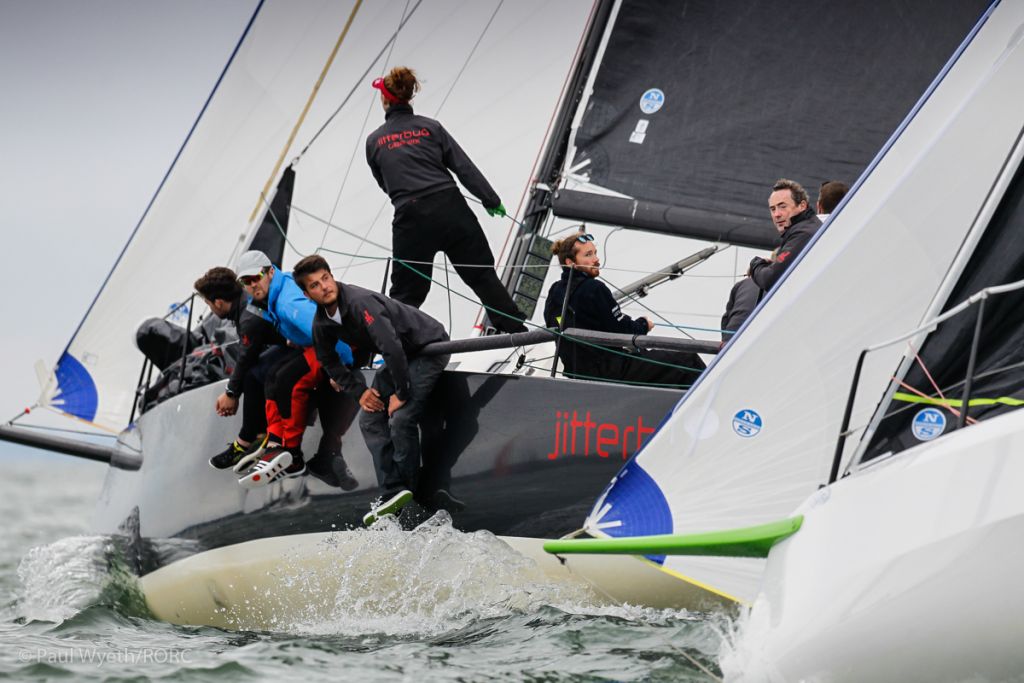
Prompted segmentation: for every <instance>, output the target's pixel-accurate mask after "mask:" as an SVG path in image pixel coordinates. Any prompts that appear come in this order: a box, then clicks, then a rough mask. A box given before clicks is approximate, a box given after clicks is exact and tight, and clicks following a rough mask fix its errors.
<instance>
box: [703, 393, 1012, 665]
mask: <svg viewBox="0 0 1024 683" xmlns="http://www.w3.org/2000/svg"><path fill="white" fill-rule="evenodd" d="M1022 491H1024V412H1021V411H1017V412H1013V413H1009V414H1006V415H1003V416H1001V417H997V418H993V419H991V420H989V421H986V422H983V423H980V424H978V425H975V426H972V427H970V428H968V429H964V430H962V431H958V432H955V433H953V434H950V435H949V436H946V437H944V438H942V439H940V440H938V441H935V442H929V443H923V444H921V445H920V446H918V447H916V448H914V449H911V450H909V451H905V452H903V453H901V454H899V455H898V456H895V457H891V458H889V459H887V460H885V461H883V462H879V463H877V464H873V465H869V466H867V467H865V468H864V469H862V470H860V471H859V472H857V473H855V474H853V475H852V476H850V477H848V478H846V479H844V480H841V481H839V482H838V483H836V484H835V485H833V486H831V487H829V488H827V489H823V490H821V491H819V492H818V493H817V494H815V495H814V496H812V497H811V499H810V500H809V501H808V502H807V503H805V505H804V506H803V509H802V510H801V512H803V514H804V515H805V520H804V524H803V527H802V528H801V530H800V531H799V533H797V534H796V535H795V536H793V537H792V538H790V539H788V540H786V541H784V542H783V543H780V544H779V545H778V546H776V547H775V548H774V549H773V550H772V552H771V555H770V557H769V560H768V566H767V571H766V574H765V580H764V584H763V588H762V590H761V593H760V595H759V597H758V598H757V601H756V602H755V604H754V607H753V608H752V610H751V612H750V614H749V621H748V622H747V623H746V624H745V625H744V629H743V631H742V633H741V637H740V640H739V642H738V644H737V647H736V650H735V651H734V652H732V653H730V654H729V655H727V656H726V657H725V659H724V661H723V665H724V667H725V668H726V670H727V672H729V673H731V674H733V675H732V676H731V677H732V678H735V679H738V680H744V681H800V680H808V681H813V680H822V681H826V680H827V681H883V680H885V681H896V680H898V681H939V680H943V681H960V680H989V681H995V680H1006V679H1007V678H1009V677H1014V676H1019V675H1020V674H1021V672H1024V648H1022V647H1021V646H1020V645H1021V643H1024V617H1022V615H1024V589H1022V588H1021V584H1020V577H1021V576H1022V575H1024V544H1022V543H1021V538H1022V537H1024V495H1022Z"/></svg>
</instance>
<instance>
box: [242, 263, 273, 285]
mask: <svg viewBox="0 0 1024 683" xmlns="http://www.w3.org/2000/svg"><path fill="white" fill-rule="evenodd" d="M266 274H267V269H266V268H262V269H260V272H259V273H258V274H256V275H243V276H242V277H240V278H238V283H239V284H240V285H242V286H243V287H248V286H249V285H254V284H256V283H257V282H259V281H260V280H262V279H263V278H264V277H265V276H266Z"/></svg>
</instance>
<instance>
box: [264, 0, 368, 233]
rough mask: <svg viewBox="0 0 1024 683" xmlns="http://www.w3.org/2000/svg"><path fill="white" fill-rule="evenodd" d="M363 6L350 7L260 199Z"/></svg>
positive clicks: (268, 189) (281, 162) (268, 188)
mask: <svg viewBox="0 0 1024 683" xmlns="http://www.w3.org/2000/svg"><path fill="white" fill-rule="evenodd" d="M362 4H363V0H356V4H355V5H354V6H353V7H352V11H351V12H350V13H349V15H348V20H347V21H346V22H345V28H343V29H342V30H341V35H339V36H338V40H337V42H336V43H335V44H334V49H333V50H331V54H330V56H329V57H328V58H327V62H326V63H325V64H324V67H323V69H321V70H320V77H319V78H317V79H316V83H315V84H314V85H313V90H312V92H310V93H309V97H308V98H307V99H306V106H304V107H303V108H302V113H301V114H299V119H298V121H296V122H295V125H294V126H293V127H292V132H291V133H290V134H289V135H288V141H287V142H285V143H284V147H282V148H281V154H280V155H279V156H278V157H277V161H276V162H275V163H274V170H273V171H271V172H270V177H269V178H267V182H266V184H265V185H264V186H263V191H262V192H261V193H260V199H266V195H267V193H268V192H270V186H271V184H272V183H273V182H274V178H276V177H277V172H278V171H279V170H280V169H281V164H283V163H284V157H285V155H286V154H287V153H288V150H289V149H291V146H292V143H293V142H294V141H295V136H296V135H298V134H299V128H300V127H301V126H302V123H303V122H304V121H305V120H306V114H308V113H309V108H310V107H312V106H313V100H315V99H316V96H317V94H318V93H319V92H320V86H321V85H323V82H324V79H325V78H326V77H327V72H328V71H329V70H330V68H331V64H333V63H334V58H335V56H336V55H337V54H338V50H340V49H341V44H342V43H343V42H345V37H346V36H347V35H348V30H349V29H350V28H352V22H353V21H355V18H356V13H357V12H358V11H359V7H360V5H362ZM259 209H260V200H257V201H256V206H254V207H252V213H251V214H250V215H249V222H250V223H252V221H253V220H254V219H255V218H256V212H258V211H259Z"/></svg>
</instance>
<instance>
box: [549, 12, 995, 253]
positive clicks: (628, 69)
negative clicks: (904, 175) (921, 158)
mask: <svg viewBox="0 0 1024 683" xmlns="http://www.w3.org/2000/svg"><path fill="white" fill-rule="evenodd" d="M987 4H988V3H987V2H984V1H982V0H964V1H956V2H952V1H948V2H935V1H934V0H902V1H900V2H874V1H869V0H859V1H850V2H840V3H822V2H818V1H814V0H797V1H796V2H790V3H785V4H782V5H780V4H779V3H771V2H751V1H750V0H714V1H711V0H702V1H692V2H658V1H656V0H624V1H623V2H622V5H621V8H620V10H619V13H618V15H617V18H616V20H615V24H614V27H613V29H612V31H611V33H610V36H609V40H608V44H607V49H606V51H605V53H604V56H603V58H602V60H601V65H600V68H599V71H598V72H597V75H596V80H595V83H594V88H593V95H592V96H591V97H590V99H589V100H588V101H587V103H586V105H585V111H584V115H583V117H582V120H581V124H580V127H579V129H578V131H577V133H576V145H577V151H576V156H575V158H574V159H573V161H572V163H571V164H570V167H572V168H574V169H575V172H576V173H579V174H582V175H586V176H589V180H590V183H591V184H593V185H597V186H600V187H603V188H606V189H609V190H613V191H615V192H617V193H621V194H623V195H627V196H628V197H631V198H634V199H636V200H639V201H640V202H641V205H640V206H639V207H638V206H635V205H634V204H633V203H632V202H630V200H620V204H621V206H619V209H618V214H613V215H612V216H609V215H608V214H609V212H610V211H611V207H610V206H608V205H607V204H608V202H605V203H604V204H602V205H601V212H602V214H603V215H602V217H600V218H598V217H590V216H588V215H586V214H587V209H586V201H580V198H579V197H572V196H571V194H569V195H567V196H566V197H565V198H564V200H563V204H564V206H562V207H560V202H559V198H558V197H556V198H555V200H554V202H553V205H554V210H555V213H556V214H557V215H564V216H565V217H567V218H575V219H582V220H587V219H592V220H600V221H601V222H615V223H619V224H623V225H631V224H632V223H631V216H632V217H635V216H641V217H644V216H645V215H646V216H647V217H648V218H650V217H651V216H652V215H653V216H655V219H654V220H648V221H647V222H648V223H654V225H648V224H642V225H638V226H637V227H640V228H642V229H650V230H655V231H657V232H670V233H673V234H687V227H688V226H689V227H691V228H693V229H695V230H696V231H697V232H696V234H695V235H694V236H697V237H700V238H704V239H708V238H709V233H710V236H714V235H715V234H721V235H722V236H723V238H724V239H728V235H727V233H728V232H729V231H734V232H735V231H736V229H737V228H739V229H740V233H742V235H743V236H742V238H739V237H740V236H739V234H737V238H738V239H737V243H740V244H744V243H745V244H749V245H751V246H754V245H755V244H757V243H758V239H759V238H758V236H757V234H756V232H757V230H762V231H764V233H765V239H766V240H767V243H771V241H772V239H773V238H774V231H773V230H772V228H771V225H770V223H769V222H768V221H767V213H766V209H765V206H766V200H767V188H768V187H769V186H770V184H771V183H772V182H773V181H774V180H776V179H777V178H780V177H787V178H792V179H794V180H797V181H799V182H801V183H803V184H804V186H805V187H807V189H808V191H809V192H810V193H811V196H812V201H813V198H814V197H815V195H816V191H817V188H818V187H819V186H820V184H821V183H822V182H823V181H827V180H841V181H843V182H846V183H847V184H851V185H852V184H853V182H854V181H855V180H856V179H857V178H858V177H859V176H860V174H861V172H862V171H863V170H864V169H865V167H866V166H867V165H868V164H869V163H870V162H871V160H872V159H873V158H874V156H875V155H876V154H877V153H878V151H879V149H880V148H881V147H882V146H883V144H884V143H885V141H886V140H887V139H888V137H889V136H890V135H891V134H892V132H893V131H894V130H895V129H896V128H897V126H898V125H899V124H900V122H901V121H902V120H903V118H904V117H905V116H906V114H907V113H908V112H909V111H910V109H911V108H912V106H913V105H914V103H915V102H916V101H917V99H918V98H919V97H920V96H921V94H922V93H923V92H924V91H925V89H926V88H927V87H928V84H929V83H930V82H931V81H932V79H933V78H934V77H935V74H936V73H938V72H939V71H940V69H941V68H942V66H943V64H945V62H946V60H948V59H949V57H950V55H952V54H953V53H954V51H955V49H956V48H957V46H958V45H959V44H960V42H961V41H962V40H963V38H964V36H965V35H967V34H968V32H969V31H970V29H971V27H972V26H973V25H974V24H975V23H976V22H977V20H978V19H979V17H980V16H981V15H982V14H983V13H984V11H985V9H986V7H987ZM655 91H660V93H661V94H660V95H659V93H658V92H655ZM659 104H660V107H659ZM645 110H646V111H645ZM570 200H571V201H570ZM642 202H650V203H653V205H654V206H653V207H652V208H649V209H647V210H645V208H644V205H643V204H642ZM613 203H614V202H613ZM671 207H680V208H681V209H683V210H682V211H677V212H675V213H676V214H677V215H676V216H672V215H671V212H670V211H669V209H670V208H671ZM615 218H618V220H615ZM658 222H661V223H665V224H666V225H667V226H668V227H666V228H664V229H659V227H658V226H657V223H658ZM754 222H756V225H754V224H753V223H754Z"/></svg>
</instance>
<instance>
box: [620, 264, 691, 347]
mask: <svg viewBox="0 0 1024 683" xmlns="http://www.w3.org/2000/svg"><path fill="white" fill-rule="evenodd" d="M601 280H604V281H605V282H607V283H608V284H610V285H611V286H612V287H614V288H615V289H616V290H618V292H619V294H624V295H625V296H626V298H627V299H628V300H629V301H632V302H633V303H635V304H638V305H639V306H640V307H641V308H643V309H644V310H645V311H648V312H650V313H653V314H654V315H656V316H658V317H659V318H661V320H663V321H664V322H666V323H668V324H669V325H671V326H672V327H675V325H674V324H673V323H672V321H671V320H669V319H668V318H666V317H665V316H663V315H662V314H661V313H658V312H657V311H656V310H654V309H653V308H651V307H650V306H648V305H647V304H645V303H643V302H642V301H640V299H639V298H637V297H636V296H634V295H633V294H626V292H624V291H623V290H622V289H620V288H619V286H618V285H616V284H615V283H614V282H612V281H611V280H609V279H608V278H606V277H604V276H601ZM679 331H680V332H682V333H683V334H685V335H686V336H687V337H689V338H690V339H694V336H693V335H692V334H690V333H689V332H687V331H686V330H682V329H680V330H679Z"/></svg>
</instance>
